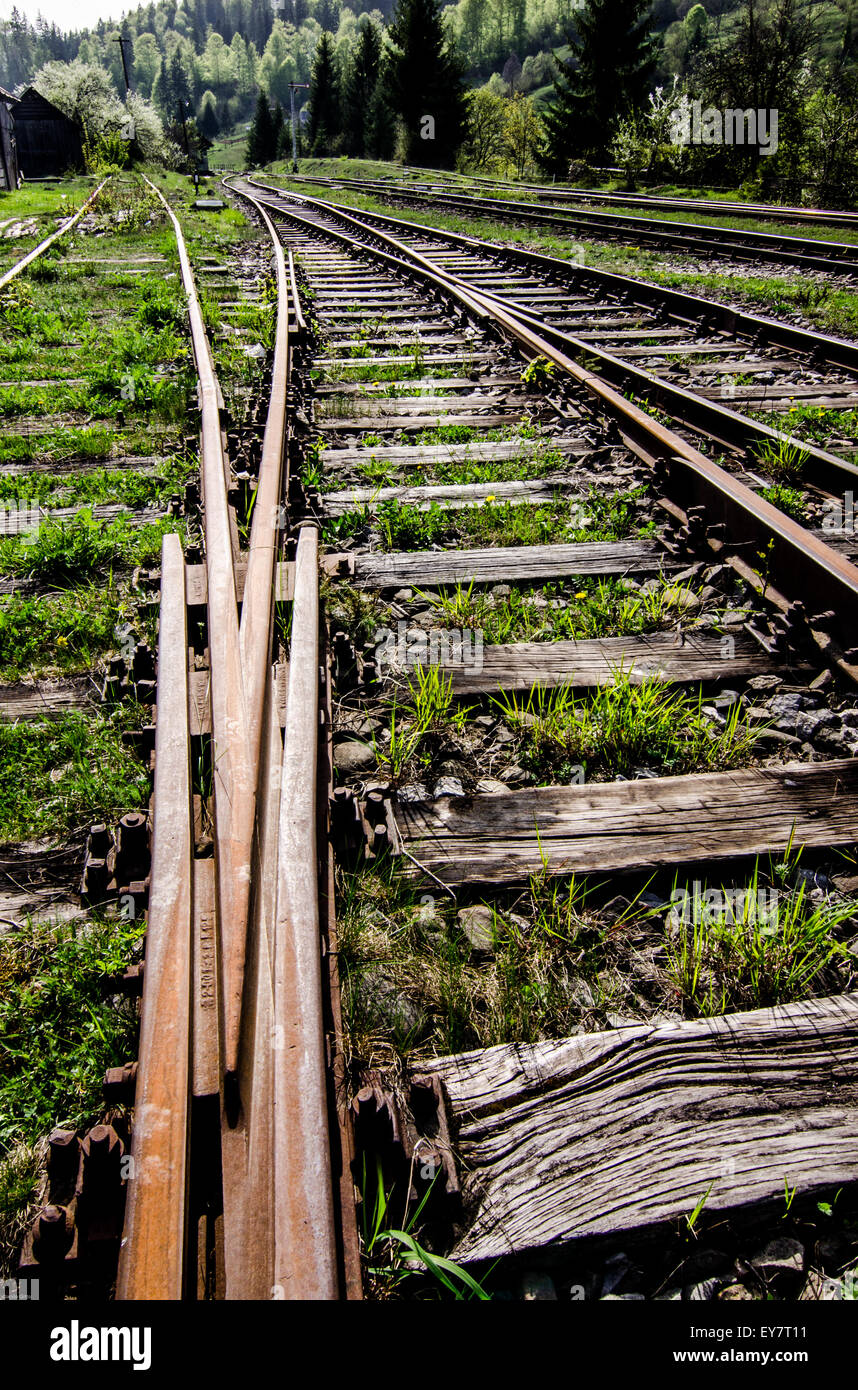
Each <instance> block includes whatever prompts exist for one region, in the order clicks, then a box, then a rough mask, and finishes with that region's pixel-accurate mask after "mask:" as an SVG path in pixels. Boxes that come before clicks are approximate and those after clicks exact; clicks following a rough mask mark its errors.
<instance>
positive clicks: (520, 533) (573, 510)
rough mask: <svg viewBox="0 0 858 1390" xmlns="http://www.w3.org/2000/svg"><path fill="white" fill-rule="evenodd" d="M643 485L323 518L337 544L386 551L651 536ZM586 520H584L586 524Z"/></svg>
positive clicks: (389, 504)
mask: <svg viewBox="0 0 858 1390" xmlns="http://www.w3.org/2000/svg"><path fill="white" fill-rule="evenodd" d="M644 495H645V490H644V489H642V488H641V489H634V490H633V491H630V492H625V493H615V494H613V495H607V496H600V495H599V494H597V493H595V492H593V493H591V494H590V495H589V496H587V497H575V498H573V499H572V500H571V501H570V500H568V499H565V498H560V497H558V498H557V499H556V500H555V501H552V502H542V503H537V504H524V505H515V504H514V503H511V502H504V501H499V500H498V499H497V498H495V497H492V496H491V494H490V495H489V496H488V497H487V498H486V501H485V505H484V506H481V507H463V508H456V509H449V510H445V509H443V508H441V507H439V506H438V504H437V503H432V504H431V505H430V506H429V507H427V508H426V509H421V508H419V507H417V506H413V505H410V504H408V503H402V502H400V501H398V500H397V499H395V498H394V499H392V500H389V501H384V502H380V503H378V504H376V506H375V508H374V509H373V508H371V507H369V506H367V505H356V506H355V507H354V508H352V509H350V510H349V511H347V512H343V513H342V514H341V515H340V516H336V517H328V518H327V519H326V520H325V521H324V522H323V530H322V537H323V540H324V541H325V543H326V544H327V545H329V546H332V547H337V548H339V547H342V545H343V543H344V542H348V541H352V542H353V543H354V544H355V545H360V546H364V545H367V544H369V543H370V541H371V540H375V541H376V543H377V544H380V546H381V548H382V549H383V550H387V551H393V550H428V549H430V548H431V547H432V546H449V547H454V546H459V547H465V548H467V549H476V548H480V547H485V546H516V545H549V544H552V543H561V542H568V541H584V540H589V541H602V540H604V541H612V540H623V539H625V538H626V537H629V536H643V535H648V534H650V533H651V532H652V530H653V529H654V524H655V523H654V522H651V521H649V520H647V521H641V520H640V519H639V516H638V513H639V508H640V505H641V503H642V501H643V498H644ZM582 522H583V523H584V524H582Z"/></svg>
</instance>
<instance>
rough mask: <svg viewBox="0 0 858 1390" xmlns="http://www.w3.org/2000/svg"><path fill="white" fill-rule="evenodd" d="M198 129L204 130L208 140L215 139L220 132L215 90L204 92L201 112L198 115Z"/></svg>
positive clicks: (203, 132)
mask: <svg viewBox="0 0 858 1390" xmlns="http://www.w3.org/2000/svg"><path fill="white" fill-rule="evenodd" d="M197 129H198V130H199V131H201V132H202V134H203V135H204V136H205V137H206V139H207V140H214V138H215V136H216V135H218V134H219V133H220V121H219V120H218V114H217V102H216V100H215V94H214V92H205V93H204V94H203V100H202V105H201V106H200V114H199V116H198V117H197Z"/></svg>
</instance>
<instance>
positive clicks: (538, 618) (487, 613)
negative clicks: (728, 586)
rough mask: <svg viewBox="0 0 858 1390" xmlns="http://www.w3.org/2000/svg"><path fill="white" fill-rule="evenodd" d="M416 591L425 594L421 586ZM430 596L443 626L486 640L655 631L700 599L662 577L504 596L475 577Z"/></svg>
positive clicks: (579, 583)
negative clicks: (633, 587) (636, 586)
mask: <svg viewBox="0 0 858 1390" xmlns="http://www.w3.org/2000/svg"><path fill="white" fill-rule="evenodd" d="M579 586H580V587H579ZM415 594H416V596H417V597H418V598H421V599H422V598H423V597H424V595H423V594H422V593H421V591H420V590H419V589H416V590H415ZM427 601H428V604H429V608H430V611H431V612H432V613H433V614H435V615H437V617H438V620H439V625H440V626H442V627H454V628H460V629H462V630H473V631H480V632H482V634H483V641H484V642H486V643H495V642H498V643H503V642H532V641H539V640H545V641H551V642H558V641H563V640H570V639H574V640H579V639H585V638H591V637H626V636H629V635H630V634H633V633H638V632H655V631H658V630H659V629H660V628H663V627H665V626H667V625H668V624H669V623H671V622H675V620H676V616H677V613H681V612H683V611H684V610H685V609H686V608H689V607H691V606H693V605H694V604H695V603H696V598H695V595H694V594H693V593H692V591H691V589H690V588H688V587H687V586H685V585H681V584H676V583H674V582H672V581H671V580H669V579H665V578H664V577H663V576H662V577H660V578H659V579H658V581H657V583H656V585H655V587H653V588H651V589H641V590H639V591H637V592H634V593H629V591H628V589H627V588H626V587H625V585H624V583H623V581H622V580H616V579H593V578H589V577H588V578H584V579H581V580H579V581H577V582H576V584H575V585H574V586H570V585H566V584H561V583H556V584H542V585H540V586H538V587H536V588H534V589H532V590H528V589H523V588H521V587H518V588H515V589H513V590H512V591H511V592H510V593H509V594H508V595H505V596H500V597H499V596H496V595H495V594H493V593H491V592H490V591H486V590H485V589H475V586H474V582H473V581H471V583H470V584H469V585H467V586H465V585H464V584H458V585H456V586H455V588H451V587H448V586H442V587H441V588H440V589H439V591H438V593H437V594H431V595H428V596H427ZM691 625H693V619H692V620H691Z"/></svg>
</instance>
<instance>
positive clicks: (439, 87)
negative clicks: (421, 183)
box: [388, 0, 467, 165]
mask: <svg viewBox="0 0 858 1390" xmlns="http://www.w3.org/2000/svg"><path fill="white" fill-rule="evenodd" d="M389 32H390V39H391V42H392V43H393V45H394V47H393V51H392V53H391V56H390V65H389V79H388V85H389V92H390V99H391V102H392V105H393V108H394V110H395V111H396V114H397V115H398V116H399V118H400V120H401V121H402V125H403V131H404V137H405V157H406V159H407V160H408V162H409V164H425V165H450V164H452V163H453V161H454V158H455V154H456V150H457V149H458V148H459V145H460V144H461V143H462V140H463V139H464V137H465V131H466V129H467V106H466V102H465V83H464V65H463V63H462V60H461V58H460V56H459V54H458V53H457V52H456V50H455V49H453V48H452V47H451V46H450V45H449V44H448V43H447V41H446V39H445V36H444V28H443V24H442V21H441V7H440V5H439V3H438V0H397V6H396V10H395V12H394V15H393V20H392V23H391V26H390V31H389Z"/></svg>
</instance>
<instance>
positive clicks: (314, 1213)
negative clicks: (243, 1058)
mask: <svg viewBox="0 0 858 1390" xmlns="http://www.w3.org/2000/svg"><path fill="white" fill-rule="evenodd" d="M318 755H319V561H318V532H317V530H316V528H315V525H312V524H311V525H305V526H303V527H302V528H301V532H300V537H299V541H298V554H297V559H296V562H295V601H294V608H293V617H292V645H291V653H290V661H289V696H288V702H287V706H286V734H285V738H284V743H283V773H282V780H281V801H280V843H279V866H278V878H277V916H276V926H275V955H274V960H275V965H274V1027H275V1038H276V1042H275V1049H274V1120H275V1127H274V1183H275V1187H276V1189H277V1192H278V1199H277V1206H276V1212H275V1226H274V1286H275V1288H277V1289H278V1290H282V1291H283V1292H282V1296H283V1297H286V1298H290V1299H308V1298H312V1299H331V1298H336V1297H337V1294H338V1287H337V1259H336V1247H335V1242H334V1206H333V1190H332V1182H331V1169H330V1137H329V1132H328V1104H327V1094H326V1063H325V1029H324V1022H323V1013H322V959H321V954H320V950H319V941H320V924H319V882H318V862H317V847H316V817H317V807H316V791H317V788H316V772H317V764H318Z"/></svg>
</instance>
